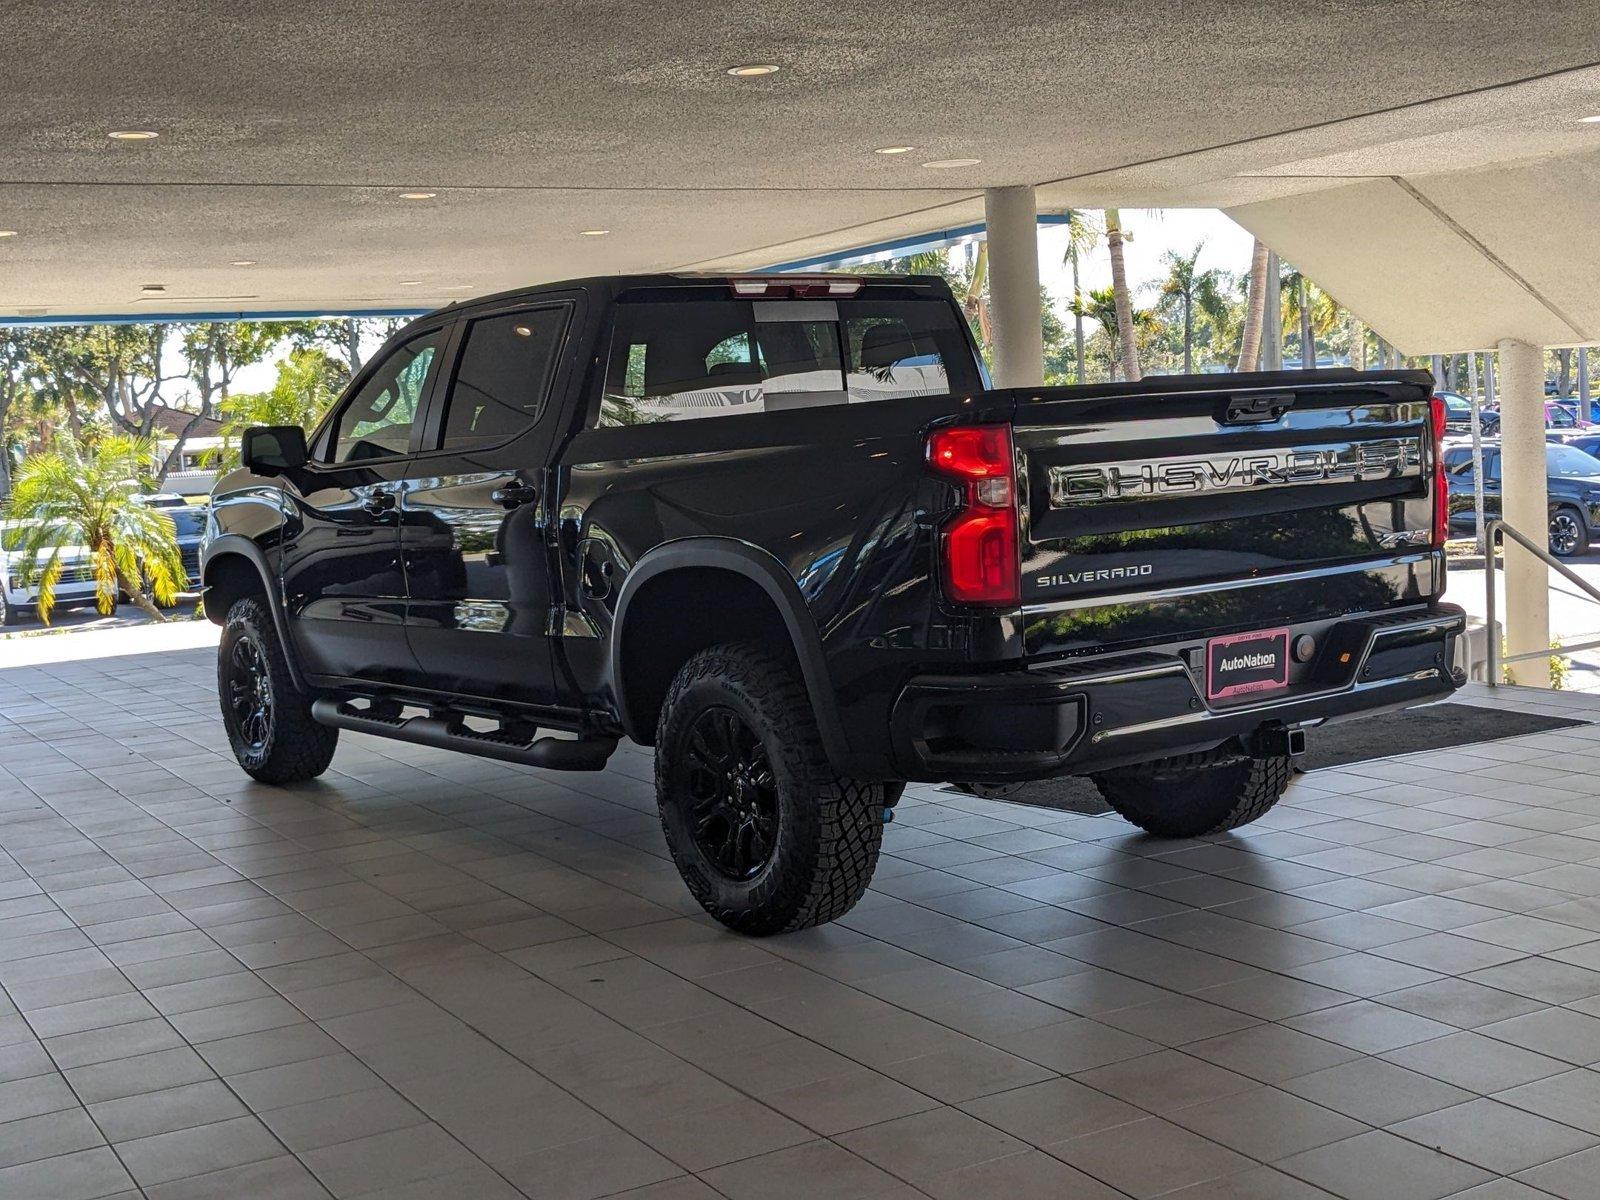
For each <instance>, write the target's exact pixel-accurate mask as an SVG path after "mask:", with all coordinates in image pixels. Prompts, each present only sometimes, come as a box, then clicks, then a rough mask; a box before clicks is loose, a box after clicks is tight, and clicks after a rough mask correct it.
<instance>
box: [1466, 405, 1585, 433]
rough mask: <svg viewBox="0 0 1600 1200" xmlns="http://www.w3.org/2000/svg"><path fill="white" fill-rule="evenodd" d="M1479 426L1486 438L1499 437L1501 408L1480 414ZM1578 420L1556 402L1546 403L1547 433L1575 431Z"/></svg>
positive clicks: (1497, 406)
mask: <svg viewBox="0 0 1600 1200" xmlns="http://www.w3.org/2000/svg"><path fill="white" fill-rule="evenodd" d="M1479 426H1480V428H1481V430H1482V432H1483V436H1484V437H1498V436H1499V435H1500V407H1499V405H1496V406H1495V407H1494V408H1486V409H1484V410H1483V412H1482V413H1481V414H1480V418H1479ZM1577 426H1578V418H1577V416H1576V415H1575V413H1574V411H1573V410H1572V409H1570V408H1563V407H1562V406H1561V405H1559V404H1557V403H1556V402H1555V401H1554V400H1546V401H1545V402H1544V427H1545V430H1546V432H1549V431H1551V430H1567V429H1575V428H1577Z"/></svg>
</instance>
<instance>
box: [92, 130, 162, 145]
mask: <svg viewBox="0 0 1600 1200" xmlns="http://www.w3.org/2000/svg"><path fill="white" fill-rule="evenodd" d="M106 136H107V137H113V138H116V139H117V141H119V142H153V141H155V140H156V139H157V138H158V137H160V136H161V135H160V134H159V133H157V132H156V131H155V130H154V129H113V130H112V131H111V132H110V133H108V134H107V135H106Z"/></svg>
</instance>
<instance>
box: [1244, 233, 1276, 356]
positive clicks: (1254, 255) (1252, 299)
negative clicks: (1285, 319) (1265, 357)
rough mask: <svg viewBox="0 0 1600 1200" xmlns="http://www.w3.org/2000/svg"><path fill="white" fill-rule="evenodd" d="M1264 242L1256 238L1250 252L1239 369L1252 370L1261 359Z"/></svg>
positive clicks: (1266, 257)
mask: <svg viewBox="0 0 1600 1200" xmlns="http://www.w3.org/2000/svg"><path fill="white" fill-rule="evenodd" d="M1270 253H1271V252H1270V251H1269V250H1268V249H1267V246H1266V243H1265V242H1263V241H1262V240H1261V239H1260V238H1257V239H1256V243H1255V248H1254V249H1253V250H1251V252H1250V291H1249V294H1248V295H1247V297H1246V299H1245V310H1244V336H1243V338H1242V340H1241V343H1240V346H1239V370H1241V371H1254V370H1255V369H1256V366H1257V364H1258V363H1259V362H1260V360H1261V329H1262V326H1263V325H1264V324H1265V318H1266V312H1267V259H1268V257H1269V255H1270Z"/></svg>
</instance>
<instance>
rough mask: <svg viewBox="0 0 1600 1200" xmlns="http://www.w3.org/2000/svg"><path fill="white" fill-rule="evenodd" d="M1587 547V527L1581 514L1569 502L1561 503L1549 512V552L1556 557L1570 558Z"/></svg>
mask: <svg viewBox="0 0 1600 1200" xmlns="http://www.w3.org/2000/svg"><path fill="white" fill-rule="evenodd" d="M1588 548H1589V529H1588V526H1586V525H1585V524H1584V520H1583V514H1582V513H1580V512H1579V511H1578V510H1577V509H1575V508H1573V507H1572V506H1571V505H1570V504H1563V505H1562V506H1561V507H1560V508H1558V509H1556V510H1555V512H1553V513H1551V514H1550V553H1551V554H1554V555H1555V556H1556V557H1557V558H1571V557H1572V556H1573V555H1575V554H1582V553H1583V552H1584V551H1585V550H1587V549H1588Z"/></svg>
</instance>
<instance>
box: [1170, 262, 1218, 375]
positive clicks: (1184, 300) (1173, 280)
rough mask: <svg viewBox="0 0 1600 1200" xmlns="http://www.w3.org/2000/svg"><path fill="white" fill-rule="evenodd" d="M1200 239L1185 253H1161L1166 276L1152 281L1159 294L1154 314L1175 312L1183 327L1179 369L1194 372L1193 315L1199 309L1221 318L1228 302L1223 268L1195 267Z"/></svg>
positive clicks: (1186, 372)
mask: <svg viewBox="0 0 1600 1200" xmlns="http://www.w3.org/2000/svg"><path fill="white" fill-rule="evenodd" d="M1205 245H1206V244H1205V242H1203V241H1202V242H1200V243H1199V244H1198V245H1196V246H1195V248H1194V249H1193V250H1192V251H1191V252H1190V253H1189V254H1187V255H1184V254H1179V253H1178V252H1177V251H1176V250H1168V251H1167V252H1166V253H1165V254H1163V255H1162V256H1161V261H1162V262H1163V263H1165V264H1166V267H1167V277H1166V278H1165V279H1164V280H1161V281H1160V282H1159V283H1156V284H1154V285H1153V286H1155V288H1156V289H1157V290H1158V292H1159V295H1158V297H1157V299H1156V305H1155V312H1156V314H1157V315H1158V316H1161V317H1167V318H1171V317H1173V316H1176V317H1177V318H1178V319H1179V321H1180V322H1181V325H1182V330H1183V373H1184V374H1185V375H1193V374H1194V330H1195V315H1196V312H1197V311H1203V312H1205V313H1206V314H1207V315H1208V316H1211V317H1212V318H1213V319H1214V320H1215V319H1219V318H1225V316H1226V310H1227V306H1228V302H1227V299H1226V298H1225V296H1224V294H1223V293H1224V291H1225V289H1226V288H1227V286H1228V283H1229V279H1228V274H1227V272H1226V271H1223V270H1220V269H1219V268H1217V267H1209V268H1207V269H1206V270H1204V271H1202V270H1200V269H1199V262H1200V254H1201V252H1202V251H1203V250H1204V249H1205Z"/></svg>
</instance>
